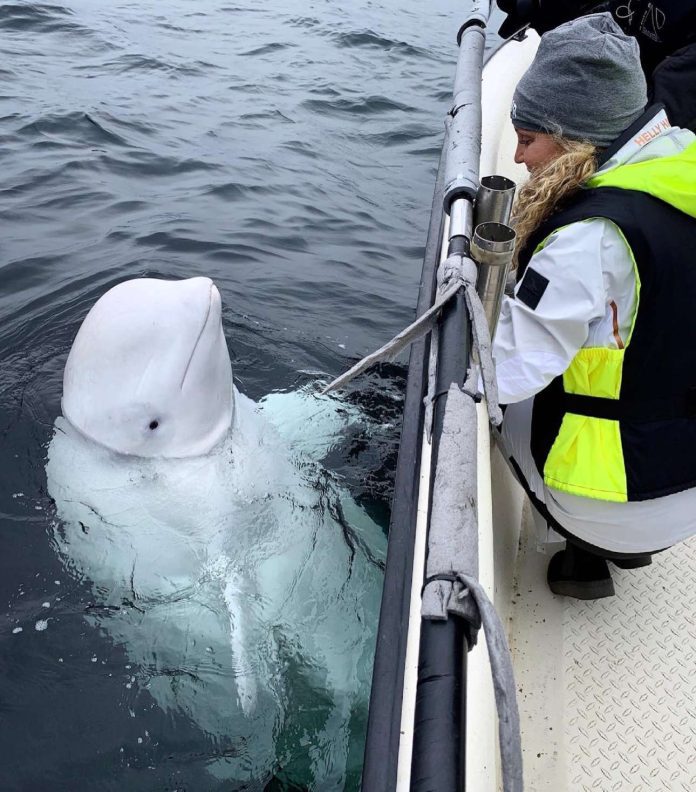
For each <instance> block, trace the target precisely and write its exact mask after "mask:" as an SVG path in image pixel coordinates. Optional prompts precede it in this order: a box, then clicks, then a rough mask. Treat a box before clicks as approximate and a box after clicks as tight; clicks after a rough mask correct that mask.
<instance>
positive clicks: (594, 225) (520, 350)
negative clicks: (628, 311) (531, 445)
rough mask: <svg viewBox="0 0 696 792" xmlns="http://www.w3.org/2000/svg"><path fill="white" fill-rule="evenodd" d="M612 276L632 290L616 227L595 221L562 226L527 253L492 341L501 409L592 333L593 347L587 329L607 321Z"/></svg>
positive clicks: (535, 387)
mask: <svg viewBox="0 0 696 792" xmlns="http://www.w3.org/2000/svg"><path fill="white" fill-rule="evenodd" d="M615 271H618V272H619V273H621V276H620V277H621V278H622V279H623V283H622V286H621V289H622V290H624V291H625V290H626V289H629V290H630V289H631V286H630V283H631V278H632V277H633V275H632V265H631V261H630V257H629V256H628V255H627V248H626V244H625V242H624V241H623V238H622V237H621V234H620V232H619V231H618V229H617V228H616V226H614V225H613V224H612V223H611V222H609V221H607V220H603V219H599V218H595V219H591V220H585V221H583V222H579V223H573V224H572V225H569V226H566V227H565V228H562V229H559V230H558V231H556V232H554V233H553V234H552V235H551V236H550V238H549V240H548V242H547V243H546V245H545V247H544V248H543V249H542V250H540V251H539V252H538V253H536V254H535V255H534V256H532V258H531V260H530V262H529V266H528V268H527V271H526V272H525V275H524V277H523V278H522V280H521V281H520V282H519V283H518V284H517V286H516V288H515V296H514V297H505V298H504V299H503V305H502V310H501V314H500V320H499V322H498V328H497V330H496V334H495V339H494V343H493V357H494V359H495V363H496V374H497V379H498V391H499V397H500V402H501V404H510V403H513V402H518V401H522V400H523V399H527V398H529V397H530V396H533V395H534V394H536V393H538V392H539V391H540V390H542V389H543V388H545V387H546V385H548V384H549V383H550V382H551V380H552V379H554V377H557V376H559V375H560V374H562V373H563V372H564V371H565V370H566V369H567V368H568V366H569V365H570V362H571V361H572V359H573V358H574V357H575V355H576V354H577V352H578V351H579V350H580V349H581V348H582V347H583V346H586V345H588V344H587V341H588V339H589V338H590V337H591V336H592V341H593V342H594V343H593V344H591V345H595V343H596V341H597V339H596V335H597V334H596V332H592V333H591V326H592V325H593V324H594V325H595V326H601V324H602V323H603V322H604V320H605V316H606V313H607V305H608V302H609V297H608V295H607V288H611V285H612V284H613V283H614V282H615V280H616V278H615V277H614V275H613V274H612V272H615ZM628 276H630V277H628ZM626 284H628V285H626ZM629 296H630V295H629Z"/></svg>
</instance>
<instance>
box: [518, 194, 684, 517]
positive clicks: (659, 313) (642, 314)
mask: <svg viewBox="0 0 696 792" xmlns="http://www.w3.org/2000/svg"><path fill="white" fill-rule="evenodd" d="M593 217H603V218H606V219H608V220H611V221H612V222H613V223H615V224H616V225H617V226H618V227H619V228H620V229H621V231H622V233H623V234H624V236H625V238H626V241H627V242H628V244H629V245H630V247H631V250H632V251H633V255H634V257H635V260H636V265H637V267H638V274H639V277H640V282H641V286H640V297H639V307H638V315H637V318H636V322H635V326H634V330H633V335H632V337H631V339H630V342H629V343H628V345H627V346H626V352H625V357H624V365H623V376H622V382H621V392H620V394H619V399H618V400H613V399H599V398H593V397H591V396H580V397H578V396H573V395H571V394H565V392H564V389H563V379H562V377H558V378H556V379H555V380H554V381H553V382H552V383H551V384H550V385H549V386H548V387H547V388H545V389H544V390H543V391H541V393H539V394H538V395H537V396H536V397H535V400H534V410H533V415H532V453H533V456H534V460H535V462H536V465H537V467H538V469H539V472H540V474H542V475H543V470H544V464H545V462H546V458H547V456H548V454H549V451H550V450H551V446H552V445H553V442H554V440H555V439H556V436H557V435H558V431H559V429H560V426H561V421H562V419H563V416H564V414H565V413H566V412H573V413H578V414H581V415H590V416H594V417H597V418H610V419H613V420H618V421H619V426H620V433H621V443H622V447H623V456H624V464H625V468H626V478H627V488H628V500H629V501H636V500H649V499H651V498H657V497H661V496H663V495H668V494H670V493H673V492H680V491H682V490H685V489H690V488H691V487H694V486H696V219H694V218H691V217H689V216H688V215H686V214H684V213H683V212H680V211H679V210H678V209H675V208H674V207H672V206H670V205H669V204H667V203H665V202H664V201H660V200H659V199H657V198H653V197H652V196H650V195H647V194H646V193H642V192H636V191H633V190H623V189H618V188H615V187H601V188H596V189H592V190H582V191H581V192H580V193H579V194H577V195H575V196H574V197H573V198H572V199H571V201H570V202H569V203H567V204H566V205H565V206H564V207H563V208H562V209H561V210H560V211H558V212H556V213H555V214H554V215H553V216H552V217H551V218H549V219H548V220H547V221H546V222H545V223H543V224H542V225H541V226H540V228H539V229H537V231H536V232H535V233H534V234H533V235H532V236H531V237H530V239H529V241H528V243H527V245H526V246H525V248H524V249H523V250H522V251H521V252H520V256H519V274H518V278H521V277H522V276H523V274H524V271H525V269H526V267H527V265H528V263H529V260H530V258H531V256H532V253H533V251H534V250H535V248H536V247H537V245H538V244H540V243H541V242H542V241H543V240H544V239H546V238H547V237H548V236H549V234H551V233H552V232H553V231H555V230H557V229H558V228H561V227H563V226H566V225H569V224H570V223H574V222H578V221H580V220H587V219H589V218H593ZM578 267H582V261H578Z"/></svg>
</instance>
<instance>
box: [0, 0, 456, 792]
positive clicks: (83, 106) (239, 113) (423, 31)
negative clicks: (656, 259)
mask: <svg viewBox="0 0 696 792" xmlns="http://www.w3.org/2000/svg"><path fill="white" fill-rule="evenodd" d="M462 14H463V8H462V6H461V4H459V3H455V2H453V0H435V1H434V2H432V3H429V4H428V5H427V10H426V6H424V5H423V4H422V3H420V2H416V0H401V1H400V2H398V3H397V2H371V1H370V0H354V2H351V3H349V4H334V3H329V2H326V1H324V2H320V1H319V0H316V1H315V2H303V3H301V2H297V0H286V1H285V2H282V3H281V2H277V0H268V1H267V2H263V3H262V2H246V3H229V2H212V0H199V1H198V2H196V3H193V2H183V0H178V1H177V0H166V1H165V2H157V3H156V2H152V0H144V2H139V3H134V2H122V1H121V0H119V1H117V2H110V3H96V2H90V0H74V2H70V3H69V4H60V5H58V4H34V3H4V4H2V5H0V50H1V51H2V60H1V62H0V81H1V82H0V168H1V171H2V174H3V176H2V180H1V183H0V216H1V217H2V220H3V225H2V236H1V237H0V273H1V275H2V280H1V281H0V356H1V358H2V377H1V379H0V437H1V438H2V445H1V446H0V455H1V458H0V470H2V486H1V487H0V531H1V536H2V546H3V552H2V558H1V560H0V607H1V609H2V610H1V613H2V619H1V621H0V644H1V649H0V672H1V676H0V707H1V713H2V714H1V717H0V742H1V744H2V745H3V752H2V753H3V761H2V763H0V787H2V789H3V790H15V789H16V790H44V789H48V788H51V789H70V790H83V789H84V790H95V789H114V790H123V789H128V790H140V789H142V790H155V789H156V790H160V789H161V790H166V789H169V790H173V789H192V790H193V789H195V790H198V789H205V790H207V789H218V788H219V789H233V788H240V789H241V788H244V787H242V786H234V785H230V783H229V782H222V781H216V779H215V777H214V776H213V775H211V774H210V773H209V772H208V768H209V767H210V764H211V762H214V761H216V760H217V759H219V757H220V756H221V755H224V751H225V746H222V745H220V744H219V743H218V742H217V741H216V740H215V739H214V738H212V737H211V736H210V735H207V734H205V733H204V732H202V731H201V729H200V728H199V727H198V725H197V724H196V723H195V722H192V721H190V720H188V719H186V718H184V717H182V716H180V715H177V714H176V713H171V712H170V713H164V712H162V711H161V710H160V709H159V708H158V707H157V705H156V703H155V702H154V701H153V700H152V699H148V696H147V695H146V692H144V691H143V690H141V689H139V685H138V684H137V673H136V672H137V669H133V668H129V667H128V666H129V665H131V664H130V662H129V658H128V655H127V652H126V651H125V650H124V648H123V647H120V646H118V645H117V644H114V643H113V642H112V641H110V640H109V638H108V636H107V635H105V634H103V633H101V632H100V631H99V630H98V629H95V628H93V627H91V626H90V624H89V623H88V622H87V621H86V620H85V618H84V617H85V611H86V609H88V608H89V607H90V605H91V604H92V602H93V599H94V594H93V591H92V589H91V587H90V585H89V582H88V581H86V580H80V579H79V578H75V577H74V576H72V577H71V576H70V575H68V574H67V573H66V571H65V569H64V568H63V566H62V565H61V562H60V560H59V558H58V556H57V555H56V552H55V548H54V547H53V546H52V544H51V538H50V537H51V529H50V526H51V522H52V520H53V519H54V511H53V506H52V503H51V500H50V498H49V496H48V494H47V492H46V478H45V472H44V465H45V458H46V448H47V445H48V442H49V440H50V437H51V433H52V426H53V421H54V419H55V418H56V416H57V415H58V414H59V411H60V393H61V376H62V370H63V366H64V363H65V359H66V356H67V353H68V350H69V348H70V343H71V341H72V338H73V337H74V334H75V332H76V330H77V328H78V326H79V323H80V322H81V320H82V318H83V317H84V315H85V313H86V311H87V310H88V309H89V307H90V306H91V305H92V304H93V303H94V301H95V300H96V299H97V298H98V297H99V296H100V295H101V294H103V293H104V291H105V290H106V289H108V288H109V287H110V286H112V285H114V284H116V283H118V282H120V281H122V280H124V279H127V278H132V277H139V276H143V275H149V276H157V277H172V278H182V277H188V276H191V275H208V276H210V277H212V278H213V279H214V281H215V282H216V284H217V286H218V288H219V289H220V291H221V294H222V299H223V304H224V313H223V321H224V326H225V332H226V336H227V339H228V343H229V348H230V353H231V356H232V362H233V367H234V372H235V381H236V383H237V385H238V387H239V388H240V390H242V391H243V392H244V393H246V394H247V395H248V396H250V397H251V398H254V399H258V398H260V397H261V396H263V395H264V394H267V393H269V392H271V391H276V390H280V391H287V390H293V389H297V388H299V387H301V386H304V385H306V384H307V383H308V382H311V381H313V380H316V379H317V378H321V377H328V376H332V375H335V374H337V373H339V372H340V371H341V370H343V369H344V368H346V367H347V366H348V365H349V364H350V363H351V362H353V361H354V360H355V359H356V358H357V357H359V356H361V355H363V354H365V353H367V352H368V351H370V350H371V349H372V348H374V347H376V346H378V345H380V344H381V343H382V342H383V341H384V340H385V339H386V338H388V337H389V336H390V335H391V334H393V333H395V332H396V331H398V330H399V329H400V328H401V327H402V326H403V325H404V324H406V323H407V322H408V321H410V319H411V318H412V316H413V309H414V306H415V303H416V298H417V290H418V281H419V275H420V266H421V256H422V250H423V245H424V241H425V232H426V227H427V222H428V216H429V210H430V201H431V196H432V188H433V182H434V175H435V167H436V164H437V158H438V156H439V151H440V145H441V136H442V119H443V116H444V113H445V111H446V109H447V105H448V101H449V97H450V94H451V84H452V78H453V70H454V62H455V58H456V50H455V46H454V40H453V39H454V35H455V33H456V30H457V27H458V25H459V23H460V21H461V17H462ZM403 384H404V369H403V366H401V365H399V364H398V363H397V364H395V365H390V366H384V367H382V368H381V369H379V370H378V371H376V372H373V373H372V374H371V375H370V376H368V377H366V378H365V379H364V380H363V382H362V383H360V384H359V385H358V387H357V388H356V389H355V390H354V391H353V392H352V393H351V395H350V396H349V397H348V398H349V399H350V400H351V401H352V402H353V403H354V404H357V405H358V406H359V407H360V408H361V409H362V410H364V411H365V412H366V413H367V414H368V415H369V416H370V417H371V419H373V420H372V421H371V422H370V426H371V427H372V428H371V430H370V431H369V432H368V431H366V430H364V429H359V428H358V429H356V430H355V431H353V432H352V433H348V435H347V436H346V438H345V442H344V443H343V444H342V445H341V446H340V447H337V448H335V449H334V450H333V451H332V452H331V454H330V455H329V457H328V458H327V459H326V460H325V464H326V466H327V467H328V468H329V469H330V471H331V473H332V474H333V475H336V476H337V477H339V479H340V480H341V481H342V482H343V485H344V486H345V487H346V488H347V489H349V490H350V491H351V493H352V495H353V497H354V498H355V499H356V500H357V501H358V502H359V503H360V504H361V505H363V506H364V507H365V508H367V509H368V510H369V511H370V513H371V514H372V515H373V516H374V517H375V519H377V520H378V522H379V523H380V524H381V525H382V527H383V529H384V530H385V531H386V527H387V523H388V504H389V499H390V494H391V483H392V477H393V468H394V464H395V458H396V456H395V455H396V446H397V441H398V427H399V418H400V408H401V398H402V390H403ZM375 427H377V428H375ZM375 618H376V614H375ZM20 629H21V631H20ZM132 677H136V684H134V683H133V681H132ZM297 696H298V697H299V698H298V707H299V706H302V692H301V691H298V692H297ZM358 731H359V730H358ZM363 736H364V735H361V734H360V733H358V732H356V734H355V741H356V745H355V746H353V747H354V750H356V751H359V750H360V740H361V739H362V737H363ZM298 743H299V740H298ZM286 749H287V750H288V751H290V752H292V751H294V750H297V746H290V747H288V746H286ZM275 775H276V778H275V780H274V781H271V782H269V786H268V787H267V788H269V789H281V788H285V789H292V788H297V789H301V788H304V785H306V783H307V780H306V779H302V778H301V777H299V776H297V775H295V776H293V775H292V773H291V772H289V771H288V772H284V771H283V768H282V767H278V768H277V772H276V774H275ZM356 786H357V778H356V777H352V778H349V779H347V780H346V787H347V788H356ZM248 788H250V789H252V788H258V787H254V786H250V787H248Z"/></svg>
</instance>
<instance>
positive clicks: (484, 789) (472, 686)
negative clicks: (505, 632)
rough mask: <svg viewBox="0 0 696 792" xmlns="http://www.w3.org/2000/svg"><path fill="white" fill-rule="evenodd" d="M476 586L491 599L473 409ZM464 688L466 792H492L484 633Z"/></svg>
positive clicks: (485, 456) (481, 441)
mask: <svg viewBox="0 0 696 792" xmlns="http://www.w3.org/2000/svg"><path fill="white" fill-rule="evenodd" d="M476 417H477V419H478V420H477V432H478V437H477V441H476V442H477V449H476V471H477V513H478V536H479V582H480V583H481V585H482V586H483V587H484V589H485V590H486V594H488V596H489V598H490V599H491V600H493V598H494V563H493V559H494V548H493V500H492V495H491V448H490V431H489V424H488V411H487V409H486V406H485V404H484V403H480V404H478V405H477V406H476ZM466 683H467V688H466V723H467V726H466V792H492V790H494V789H495V788H496V784H497V774H498V749H497V746H498V742H497V722H496V714H495V698H494V693H493V681H492V677H491V667H490V662H489V659H488V648H487V646H486V637H485V635H484V632H483V630H480V631H479V638H478V643H477V644H476V646H475V647H474V648H473V649H472V650H471V652H469V657H468V667H467V680H466Z"/></svg>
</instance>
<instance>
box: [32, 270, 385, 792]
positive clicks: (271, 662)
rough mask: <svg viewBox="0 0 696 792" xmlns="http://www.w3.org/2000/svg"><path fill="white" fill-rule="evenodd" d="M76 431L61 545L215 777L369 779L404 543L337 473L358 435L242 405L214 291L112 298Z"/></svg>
mask: <svg viewBox="0 0 696 792" xmlns="http://www.w3.org/2000/svg"><path fill="white" fill-rule="evenodd" d="M62 413H63V414H62V416H60V417H58V418H57V419H56V422H55V428H54V434H53V437H52V440H51V442H50V445H49V449H48V459H47V465H46V473H47V481H48V490H49V494H50V495H51V497H52V498H53V500H54V501H55V504H56V520H55V525H54V528H53V542H54V545H55V547H56V550H57V552H58V554H59V556H60V558H61V560H62V562H63V564H64V566H65V568H66V570H67V571H68V572H69V574H71V575H72V576H74V577H75V579H78V580H84V581H86V582H87V583H88V585H89V586H91V589H92V592H93V596H94V599H95V602H96V603H97V606H98V607H95V608H93V609H90V611H89V612H88V613H86V614H85V618H86V619H87V620H88V621H89V622H90V623H91V624H92V625H93V626H95V627H97V628H98V629H99V630H100V631H102V632H103V634H105V635H106V636H108V638H109V639H110V641H112V642H113V644H114V645H118V646H119V647H123V648H124V649H125V651H126V653H127V655H128V658H129V660H130V661H131V662H132V664H133V666H134V669H137V670H134V671H133V674H134V676H136V680H137V681H136V684H138V685H139V687H140V689H141V690H142V694H143V695H144V696H150V697H152V699H154V701H155V702H156V704H157V705H158V706H159V707H160V708H161V709H162V710H163V711H164V712H166V713H174V712H178V713H182V714H183V715H185V716H186V717H187V718H190V719H191V720H192V721H193V722H194V723H195V724H196V725H197V726H198V727H199V728H200V729H201V731H202V732H204V733H205V734H206V735H209V736H211V737H213V738H215V739H217V740H218V741H221V742H222V743H224V744H225V745H227V746H231V749H230V750H228V751H226V753H225V755H224V757H223V758H220V759H219V760H218V761H217V762H211V764H210V766H209V768H208V769H209V771H210V772H211V773H212V774H213V775H214V776H220V777H224V778H228V779H236V780H240V781H246V782H258V783H259V784H260V786H259V787H258V788H259V789H262V788H263V784H264V783H265V782H266V781H267V780H268V779H269V778H271V777H272V774H273V772H274V768H275V767H276V766H277V764H278V761H279V760H278V752H279V750H280V747H279V745H280V742H281V741H282V743H283V746H284V747H283V751H285V753H286V754H291V755H292V756H290V757H289V758H288V756H286V757H285V760H286V761H287V762H289V763H290V764H292V763H293V762H294V763H295V764H297V765H298V766H301V767H303V768H304V770H303V771H302V772H303V773H304V774H305V776H306V778H305V781H304V783H306V784H307V786H308V788H311V789H329V788H341V785H342V783H343V782H344V780H345V777H346V774H347V773H353V775H355V774H356V773H357V774H358V776H359V771H360V762H361V759H362V756H361V751H356V749H355V746H354V742H355V735H354V734H353V732H354V731H355V730H356V729H357V730H358V731H359V730H360V729H361V728H364V722H365V718H366V708H367V700H368V696H369V684H370V677H371V669H372V656H373V651H374V642H375V635H376V627H377V616H378V610H379V600H380V595H381V580H382V574H381V567H382V562H383V558H384V554H385V544H386V540H385V538H384V535H383V532H382V530H381V529H380V528H379V527H378V526H377V525H376V524H374V523H373V522H372V520H371V519H370V518H369V516H368V515H367V513H366V512H365V511H364V510H363V509H362V508H361V507H359V506H358V505H357V504H356V503H355V502H354V501H353V500H352V498H351V497H350V496H349V495H348V493H347V492H346V491H344V490H343V489H342V488H341V487H340V486H339V484H338V483H337V482H336V481H335V480H334V478H333V477H332V476H331V475H330V474H329V473H327V472H326V471H325V470H323V468H322V467H321V465H320V464H319V460H321V458H322V457H323V456H324V455H325V453H326V452H327V450H328V449H329V448H330V447H331V446H332V445H333V444H335V443H336V442H337V441H338V439H339V438H340V436H341V433H342V432H343V431H344V430H345V428H346V426H347V425H348V424H349V423H350V422H351V421H354V420H360V417H359V416H357V415H356V414H355V411H352V412H351V408H346V407H345V405H342V404H341V403H340V402H338V401H336V400H334V399H329V398H326V397H321V398H320V397H316V396H314V395H311V394H309V393H288V394H272V395H270V396H269V397H267V398H266V399H264V400H262V401H261V402H260V403H259V404H256V403H255V402H253V401H251V400H250V399H249V398H247V397H246V396H244V395H243V394H241V393H239V392H238V391H237V390H236V388H235V387H234V385H233V382H232V369H231V364H230V359H229V353H228V350H227V346H226V342H225V338H224V334H223V330H222V322H221V300H220V295H219V293H218V290H217V288H216V287H215V286H214V284H213V283H212V281H210V280H209V279H207V278H191V279H188V280H183V281H165V280H158V279H149V278H142V279H137V280H132V281H126V282H124V283H121V284H119V285H118V286H115V287H114V288H112V289H111V290H110V291H108V292H107V293H106V294H105V295H104V296H103V297H101V298H100V299H99V300H98V301H97V303H96V304H95V305H94V306H93V308H92V309H91V311H90V312H89V314H88V315H87V317H86V318H85V320H84V322H83V324H82V326H81V327H80V330H79V332H78V334H77V337H76V338H75V341H74V344H73V346H72V348H71V351H70V354H69V356H68V360H67V363H66V366H65V372H64V383H63V400H62ZM298 691H299V692H298ZM302 697H304V699H303V698H302ZM309 712H311V717H309V715H308V714H307V713H309ZM288 735H290V736H288ZM293 735H295V736H293ZM300 737H301V738H302V739H300ZM351 737H352V738H353V743H351ZM245 788H249V789H255V788H257V787H256V786H249V787H246V786H245Z"/></svg>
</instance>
